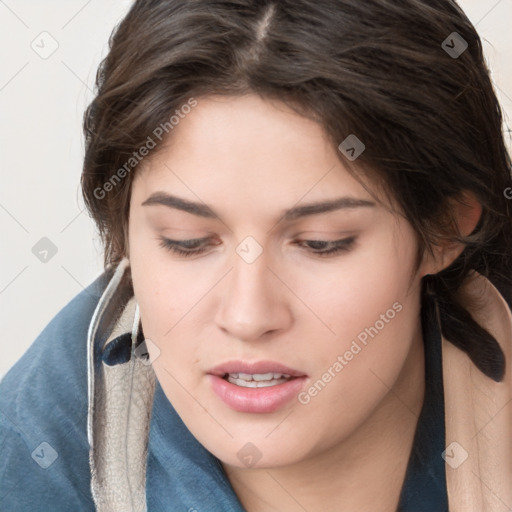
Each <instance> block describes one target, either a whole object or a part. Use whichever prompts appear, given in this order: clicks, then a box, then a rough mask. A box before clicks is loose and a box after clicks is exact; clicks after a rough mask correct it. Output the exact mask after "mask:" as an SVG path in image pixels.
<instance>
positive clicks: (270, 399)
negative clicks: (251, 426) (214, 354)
mask: <svg viewBox="0 0 512 512" xmlns="http://www.w3.org/2000/svg"><path fill="white" fill-rule="evenodd" d="M209 378H210V382H211V385H212V388H213V391H214V392H215V393H216V394H217V395H218V396H219V397H220V399H221V400H222V401H223V402H224V403H225V404H227V405H228V406H229V407H231V408H232V409H234V410H235V411H239V412H252V413H266V412H274V411H277V410H278V409H280V408H281V407H283V406H284V405H285V404H286V403H287V402H289V401H290V400H291V399H292V398H294V397H296V396H297V395H298V394H299V393H300V391H301V389H302V388H303V387H304V383H305V381H306V377H297V378H294V379H291V380H289V381H288V382H284V383H283V384H276V385H275V386H268V387H264V388H243V387H241V386H237V385H236V384H231V382H228V381H227V380H225V379H223V378H222V377H219V376H217V375H209Z"/></svg>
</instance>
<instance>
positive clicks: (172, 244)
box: [160, 236, 356, 258]
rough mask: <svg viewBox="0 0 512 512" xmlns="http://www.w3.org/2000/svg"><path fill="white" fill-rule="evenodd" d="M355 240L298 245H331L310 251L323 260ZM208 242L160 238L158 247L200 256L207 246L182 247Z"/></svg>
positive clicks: (308, 242)
mask: <svg viewBox="0 0 512 512" xmlns="http://www.w3.org/2000/svg"><path fill="white" fill-rule="evenodd" d="M355 240H356V237H355V236H352V237H349V238H344V239H342V240H332V241H326V240H301V241H300V243H302V244H304V243H307V244H331V245H332V247H331V248H330V249H328V250H326V251H312V254H314V255H316V256H319V257H321V258H325V257H328V256H334V255H336V254H339V253H342V252H348V251H349V250H350V249H351V248H352V246H353V245H354V242H355ZM206 241H208V238H193V239H191V240H180V241H178V240H171V239H170V238H164V237H162V238H161V239H160V246H161V247H163V248H164V249H166V250H168V251H170V252H173V253H175V254H177V255H179V256H185V257H189V256H197V255H199V254H202V253H204V252H206V251H207V250H208V246H207V245H204V246H202V247H199V248H198V249H188V250H187V249H183V247H187V246H191V245H192V246H194V245H197V244H198V243H201V242H206Z"/></svg>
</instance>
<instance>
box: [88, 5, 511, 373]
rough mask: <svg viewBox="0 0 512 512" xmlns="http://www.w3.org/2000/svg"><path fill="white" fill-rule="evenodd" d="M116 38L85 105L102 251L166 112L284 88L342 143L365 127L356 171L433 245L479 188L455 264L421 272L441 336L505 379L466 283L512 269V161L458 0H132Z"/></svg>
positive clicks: (108, 257) (120, 245)
mask: <svg viewBox="0 0 512 512" xmlns="http://www.w3.org/2000/svg"><path fill="white" fill-rule="evenodd" d="M454 33H456V35H455V36H454ZM450 37H451V39H450ZM454 37H455V38H456V39H453V38H454ZM443 41H448V43H443ZM456 43H457V46H456V47H455V44H456ZM465 44H467V49H465V51H462V52H461V53H460V50H464V47H465V46H464V45H465ZM109 45H110V51H109V53H108V55H107V56H106V58H105V59H104V60H103V62H102V63H101V65H100V67H99V69H98V73H97V77H96V85H97V96H96V97H95V99H94V100H93V101H92V103H91V104H90V106H89V107H88V109H87V111H86V113H85V116H84V125H83V127H84V133H85V139H86V153H85V161H84V168H83V175H82V187H83V193H84V197H85V202H86V205H87V207H88V208H89V211H90V213H91V215H92V217H93V218H94V220H95V222H96V223H97V225H98V228H99V231H100V234H101V237H102V239H103V241H104V245H105V264H106V265H107V266H108V265H115V264H116V263H117V262H119V260H120V259H121V258H122V257H123V255H124V250H125V249H124V248H125V243H126V226H127V222H128V211H129V201H130V193H131V183H132V180H133V177H134V171H133V170H132V168H133V169H135V168H136V166H137V161H136V160H133V158H134V154H137V155H138V156H140V155H139V152H140V149H141V148H142V147H143V146H145V145H147V143H148V137H149V138H152V139H154V138H155V136H154V134H155V129H156V128H157V127H159V126H166V127H167V130H166V133H167V132H169V133H170V136H172V132H171V130H172V126H171V125H172V123H170V122H169V119H170V116H171V115H173V113H176V114H178V113H179V112H180V110H179V109H180V108H183V107H182V106H183V105H186V104H187V103H189V104H190V101H191V98H192V99H194V101H196V99H197V101H200V98H201V96H205V95H210V94H223V95H235V94H245V93H249V92H254V93H256V94H259V95H261V96H262V97H264V98H272V99H279V100H281V101H284V102H286V103H288V104H289V105H290V106H292V108H294V109H296V110H297V111H299V112H301V113H302V114H303V115H307V116H310V117H313V118H314V119H315V120H317V121H318V122H319V123H320V124H321V125H322V126H323V127H324V128H325V131H326V133H327V134H328V136H329V137H330V139H331V140H332V142H333V144H336V145H338V144H339V143H340V142H341V141H343V140H344V139H346V138H347V136H349V135H350V134H355V135H356V136H357V138H358V139H360V140H361V141H363V143H364V144H365V146H366V149H365V151H364V152H363V153H362V154H361V156H360V157H359V158H358V160H357V162H356V163H357V167H356V166H353V167H354V168H352V167H350V169H351V171H353V172H355V173H356V174H357V172H358V169H359V172H361V173H362V172H363V170H366V171H368V170H371V172H373V174H374V176H375V177H376V178H377V177H378V178H380V179H381V180H382V181H383V182H384V183H385V184H386V187H387V188H388V189H389V191H390V192H391V194H392V196H393V197H394V199H395V201H396V202H397V203H398V204H399V205H400V207H401V209H402V210H403V212H404V214H405V216H406V217H407V219H408V220H409V222H410V223H411V224H412V226H413V227H414V229H415V231H416V233H417V235H418V239H419V241H420V244H419V245H420V250H421V251H422V252H423V250H431V248H432V246H433V244H435V243H436V242H438V241H439V238H442V237H446V236H447V235H446V226H450V222H449V220H447V219H449V214H450V211H451V208H450V201H453V200H462V198H463V193H464V191H469V192H471V193H473V194H474V195H475V196H476V198H477V199H478V201H479V202H480V203H481V205H482V207H483V214H482V217H481V219H480V221H479V223H478V226H477V228H476V229H475V231H474V232H473V233H472V234H471V235H470V236H469V237H466V238H462V241H463V242H464V243H465V249H464V251H463V253H462V254H461V256H460V257H459V258H458V259H457V260H456V261H455V262H454V263H453V264H452V265H451V266H450V267H449V268H448V269H446V270H444V271H442V272H440V273H439V274H437V275H435V276H427V277H425V278H424V283H423V284H424V292H425V293H426V294H428V296H430V297H434V298H435V300H436V301H437V303H438V305H439V312H440V318H441V325H442V332H443V334H444V335H445V336H446V338H447V339H449V340H450V341H451V342H452V343H454V344H455V345H456V346H458V347H460V348H462V349H463V350H465V351H466V352H467V353H468V355H469V357H470V358H471V359H472V361H473V362H474V363H475V364H476V365H477V366H478V367H479V368H480V369H481V370H482V371H483V372H484V373H485V374H486V375H488V376H490V377H491V378H493V379H495V380H497V381H499V380H501V379H502V378H503V375H504V368H505V361H504V355H503V352H502V351H501V349H500V347H499V345H498V343H497V341H496V340H495V339H494V337H493V336H492V335H491V334H490V333H488V332H487V331H485V330H484V329H483V328H482V327H480V326H479V325H478V324H477V323H476V322H475V321H474V320H473V319H472V317H471V316H470V315H469V313H468V312H467V311H466V309H465V308H464V307H463V306H462V303H461V301H460V300H459V297H458V292H459V290H460V288H461V285H462V283H463V282H464V280H465V279H466V278H467V276H468V273H469V272H470V271H471V270H476V271H478V272H480V273H481V274H483V275H485V276H486V277H488V278H489V279H491V280H493V281H494V282H495V283H498V282H499V283H500V286H501V288H500V289H501V290H509V286H510V285H511V284H512V283H511V275H512V263H511V253H512V215H511V203H512V201H510V200H507V198H506V197H505V191H506V190H507V189H508V187H510V186H511V161H510V156H509V154H508V153H507V150H506V147H505V143H504V138H503V134H502V114H501V110H500V107H499V104H498V101H497V99H496V95H495V93H494V90H493V87H492V85H491V81H490V78H489V72H488V69H487V67H486V64H485V61H484V58H483V55H482V45H481V41H480V38H479V36H478V34H477V33H476V31H475V28H474V27H473V26H472V24H471V23H470V21H469V20H468V19H467V17H466V16H465V14H464V13H463V12H462V10H461V9H460V8H459V7H458V5H457V4H456V3H455V2H454V1H450V0H395V1H390V0H366V1H364V2H362V1H360V0H234V1H221V0H219V1H213V0H137V1H135V3H134V4H133V6H132V8H131V10H130V11H129V13H128V14H127V16H126V17H125V18H124V19H123V21H122V22H121V23H120V24H119V26H118V27H116V29H115V30H114V32H113V33H112V36H111V38H110V41H109ZM447 45H448V48H447ZM452 47H455V49H458V50H459V53H460V55H453V54H451V55H450V54H449V53H450V52H449V51H448V50H449V48H452ZM177 110H178V112H176V111H177ZM165 123H167V124H166V125H165ZM160 147H161V145H160ZM158 149H159V148H158V147H156V148H155V149H153V150H152V153H151V154H153V152H155V151H157V150H158ZM339 156H340V158H341V159H342V160H343V161H344V163H345V164H346V165H350V162H348V161H347V159H346V158H345V156H344V155H343V154H342V153H341V152H340V153H339ZM127 162H131V164H130V166H127ZM121 169H124V171H121ZM450 236H451V237H452V238H453V239H455V240H461V238H460V237H459V236H458V234H457V233H456V232H455V231H453V230H452V233H451V235H450Z"/></svg>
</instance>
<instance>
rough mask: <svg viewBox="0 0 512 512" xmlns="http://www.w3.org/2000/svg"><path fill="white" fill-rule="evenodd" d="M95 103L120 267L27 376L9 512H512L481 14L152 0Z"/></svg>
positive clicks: (503, 280) (499, 257)
mask: <svg viewBox="0 0 512 512" xmlns="http://www.w3.org/2000/svg"><path fill="white" fill-rule="evenodd" d="M97 86H98V93H97V96H96V98H95V99H94V100H93V102H92V103H91V105H90V106H89V108H88V110H87V112H86V115H85V119H84V131H85V135H86V155H85V162H84V170H83V177H82V185H83V191H84V197H85V200H86V203H87V205H88V207H89V210H90V212H91V215H92V216H93V218H94V220H95V221H96V223H97V225H98V228H99V231H100V233H101V235H102V237H103V240H104V244H105V264H106V265H105V266H106V272H105V274H104V276H102V277H101V278H100V279H99V280H98V281H97V282H96V283H94V284H93V285H91V287H89V288H88V289H87V291H86V292H84V293H83V294H81V295H80V296H78V297H77V298H76V299H75V300H74V301H73V302H72V303H71V304H70V305H69V306H68V307H67V308H66V309H65V310H63V311H62V312H61V313H60V314H59V315H58V316H57V318H56V319H55V320H54V321H53V322H52V323H51V324H50V326H49V327H48V328H47V329H46V330H45V331H44V332H43V334H42V335H41V337H40V338H38V340H36V342H35V343H34V345H33V346H32V347H31V349H30V350H29V351H28V352H27V353H26V354H25V356H24V357H23V358H22V360H21V361H20V362H19V363H18V364H17V365H16V366H15V367H14V368H13V370H11V372H9V374H8V375H7V376H6V377H5V379H4V381H3V382H2V387H3V393H2V396H3V398H2V411H3V412H4V415H3V418H4V419H2V434H3V436H4V438H5V440H4V447H5V448H4V451H5V453H6V455H5V457H4V461H5V462H4V464H3V465H2V473H3V481H4V482H5V483H4V485H3V487H2V495H3V496H4V498H3V500H4V504H3V507H2V509H5V510H37V509H39V510H48V509H50V508H51V510H69V509H72V510H93V509H94V508H95V507H96V509H97V510H100V511H114V510H115V511H117V510H123V511H124V510H146V509H147V510H149V511H153V510H170V511H178V510H188V511H189V512H192V511H202V510H208V511H222V512H226V511H242V510H246V511H248V512H260V511H274V510H276V511H277V510H279V511H287V512H291V511H304V510H308V511H315V510H322V511H339V510H379V511H381V510H382V511H396V510H399V511H415V512H419V511H427V510H428V511H433V510H435V511H444V510H450V511H462V510H463V511H475V512H476V511H478V512H480V511H493V512H494V511H500V512H501V511H503V512H504V511H506V510H510V508H511V507H512V489H511V487H512V449H511V446H510V439H511V434H512V375H511V370H510V358H511V357H512V354H511V352H512V346H511V345H512V315H511V300H512V298H511V293H510V292H511V284H512V283H511V275H512V272H511V271H512V264H511V245H512V216H511V202H510V200H509V199H508V197H507V190H510V187H511V162H510V157H509V155H508V154H507V151H506V149H505V145H504V141H503V135H502V132H501V121H502V118H501V111H500V108H499V105H498V103H497V100H496V96H495V94H494V92H493V89H492V86H491V83H490V80H489V74H488V70H487V68H486V66H485V64H484V60H483V57H482V48H481V43H480V39H479V37H478V35H477V34H476V32H475V29H474V27H473V26H472V25H471V23H470V22H469V21H468V20H467V18H466V16H465V15H464V14H463V12H462V11H461V10H460V9H459V7H458V6H457V5H456V4H455V3H454V2H451V1H448V0H438V1H434V2H433V1H429V2H426V1H425V2H423V1H419V0H409V1H404V2H396V3H390V2H387V1H384V0H371V1H368V2H355V1H354V2H353V1H349V0H347V1H332V0H330V1H327V0H323V1H315V2H311V1H305V0H303V1H298V2H297V1H294V2H289V1H279V2H276V1H275V0H271V1H266V0H258V1H249V0H243V1H242V0H239V1H232V2H209V1H208V2H205V1H196V0H192V1H190V0H189V1H186V2H185V1H177V0H175V1H162V0H153V1H142V0H141V1H136V2H135V3H134V5H133V7H132V9H131V10H130V12H129V13H128V15H127V16H126V18H125V19H124V20H123V22H122V23H121V24H120V25H119V27H117V29H116V31H115V33H114V34H113V37H112V39H111V43H110V52H109V54H108V55H107V57H106V59H105V60H104V62H103V63H102V65H101V67H100V70H99V72H98V75H97ZM15 393H16V394H15ZM28 455H31V459H33V460H29V457H28ZM34 462H35V463H36V464H34ZM22 486H23V487H22ZM22 488H23V489H24V491H23V492H21V489H22Z"/></svg>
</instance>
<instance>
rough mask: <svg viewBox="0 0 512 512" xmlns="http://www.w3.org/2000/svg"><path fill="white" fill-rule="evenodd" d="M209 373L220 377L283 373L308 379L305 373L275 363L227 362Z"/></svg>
mask: <svg viewBox="0 0 512 512" xmlns="http://www.w3.org/2000/svg"><path fill="white" fill-rule="evenodd" d="M208 373H210V374H212V375H217V376H219V377H223V376H224V375H226V373H248V374H255V373H283V374H286V375H290V376H291V377H306V374H305V373H303V372H301V371H299V370H294V369H293V368H288V367H287V366H285V365H284V364H281V363H276V362H275V361H252V362H251V361H240V360H238V361H236V360H233V361H226V362H225V363H221V364H219V365H217V366H215V367H214V368H212V369H210V370H209V371H208Z"/></svg>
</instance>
